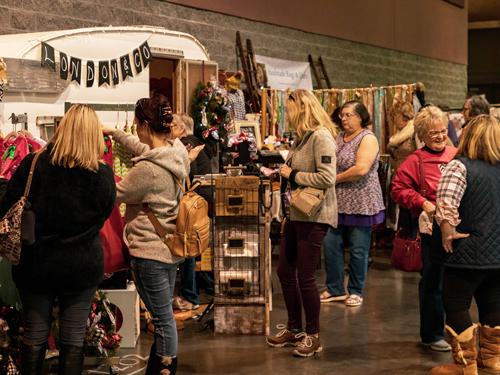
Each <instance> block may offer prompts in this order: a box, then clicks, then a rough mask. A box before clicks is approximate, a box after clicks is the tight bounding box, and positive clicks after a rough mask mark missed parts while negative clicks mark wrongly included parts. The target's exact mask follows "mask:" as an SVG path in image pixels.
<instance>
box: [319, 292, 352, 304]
mask: <svg viewBox="0 0 500 375" xmlns="http://www.w3.org/2000/svg"><path fill="white" fill-rule="evenodd" d="M346 299H347V294H343V295H340V296H334V295H333V294H330V293H329V292H328V290H325V291H324V292H323V293H321V294H320V295H319V300H320V302H321V303H327V302H338V301H345V300H346Z"/></svg>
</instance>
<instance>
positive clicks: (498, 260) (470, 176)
mask: <svg viewBox="0 0 500 375" xmlns="http://www.w3.org/2000/svg"><path fill="white" fill-rule="evenodd" d="M499 140H500V123H499V122H498V120H497V119H495V118H494V117H493V116H489V115H479V116H476V117H475V118H473V119H472V120H471V121H470V122H469V124H468V125H467V127H466V128H465V129H464V132H463V135H462V138H461V141H460V144H459V147H458V153H457V157H456V158H455V159H454V160H452V161H451V162H450V163H449V164H448V165H447V166H446V168H445V170H444V171H443V174H442V176H441V179H440V181H439V186H438V190H437V198H436V216H435V218H436V223H437V224H435V225H434V233H433V240H434V241H435V243H436V251H434V258H435V259H436V261H439V262H440V263H441V264H443V265H444V276H443V302H444V309H445V312H446V329H447V331H448V332H449V333H450V335H451V337H452V344H451V346H452V351H453V359H454V361H455V363H453V364H448V365H443V366H439V367H436V368H434V369H433V370H432V371H431V374H433V375H447V374H477V371H478V367H479V368H481V369H483V370H484V371H485V372H488V373H491V374H500V241H499V238H500V142H499ZM440 245H442V247H441V246H440ZM440 249H441V250H440ZM472 298H474V299H475V301H476V305H477V309H478V312H479V324H475V323H473V322H472V320H471V316H470V313H469V309H470V306H471V301H472ZM478 326H479V328H478ZM478 331H479V332H478ZM477 336H479V352H478V351H477Z"/></svg>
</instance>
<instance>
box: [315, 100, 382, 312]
mask: <svg viewBox="0 0 500 375" xmlns="http://www.w3.org/2000/svg"><path fill="white" fill-rule="evenodd" d="M340 117H341V119H342V127H343V129H344V130H343V131H342V132H341V133H340V134H339V135H338V136H337V139H336V141H337V180H336V188H335V190H336V193H337V204H338V212H339V216H338V226H337V228H330V229H329V230H328V233H327V235H326V236H325V239H324V241H323V245H324V248H325V264H326V287H327V289H326V290H325V291H324V292H323V293H322V294H321V296H320V299H321V302H333V301H345V304H346V306H360V305H361V304H362V303H363V288H364V285H365V279H366V273H367V270H368V255H369V252H370V243H371V232H372V226H373V225H375V224H379V223H381V222H383V221H384V203H383V200H382V189H381V187H380V182H379V179H378V174H377V168H378V161H379V146H378V141H377V138H376V137H375V135H374V134H373V133H372V132H371V131H370V130H368V129H367V126H368V125H369V124H370V115H369V114H368V111H367V109H366V107H365V106H364V105H363V104H362V103H360V102H357V101H350V102H347V103H345V104H344V105H343V106H342V108H341V111H340ZM344 239H346V241H347V243H346V245H347V246H348V247H349V250H350V254H351V256H350V261H349V283H348V285H347V292H348V293H346V291H345V289H344Z"/></svg>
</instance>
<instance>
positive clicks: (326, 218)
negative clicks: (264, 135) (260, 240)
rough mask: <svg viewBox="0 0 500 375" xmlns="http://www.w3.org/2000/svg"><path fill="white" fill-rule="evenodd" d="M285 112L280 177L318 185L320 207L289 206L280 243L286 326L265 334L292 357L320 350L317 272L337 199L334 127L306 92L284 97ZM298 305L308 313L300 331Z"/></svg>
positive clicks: (300, 184)
mask: <svg viewBox="0 0 500 375" xmlns="http://www.w3.org/2000/svg"><path fill="white" fill-rule="evenodd" d="M286 113H287V117H288V121H289V123H290V125H291V126H292V127H293V128H295V129H296V131H297V139H296V140H295V143H294V145H293V147H292V150H291V151H290V153H289V155H288V158H287V161H286V164H285V165H283V166H282V167H281V171H280V172H281V176H282V177H283V178H284V179H288V183H289V187H290V188H291V190H292V191H293V190H295V189H297V188H299V187H304V186H309V187H313V188H317V189H322V190H324V192H325V195H324V200H323V202H322V205H321V207H320V208H319V210H318V211H317V212H316V213H315V214H313V215H311V216H306V215H304V214H302V213H301V212H300V211H298V210H296V209H295V208H294V207H290V214H289V217H288V218H287V219H286V223H285V225H284V229H283V236H282V240H281V244H280V257H279V265H278V276H279V279H280V282H281V288H282V290H283V295H284V298H285V303H286V307H287V310H288V324H287V325H286V326H285V325H278V329H280V331H279V332H278V333H277V334H276V335H275V336H269V337H267V343H268V345H269V346H272V347H284V346H289V345H295V346H296V349H295V350H294V351H293V354H294V355H295V356H300V357H310V356H312V355H314V354H315V353H319V352H321V351H322V350H323V348H322V346H321V343H320V341H319V312H320V300H319V292H318V287H317V285H316V278H315V271H316V266H317V265H318V263H319V261H320V259H321V245H322V242H323V237H324V236H325V234H326V232H327V230H328V228H329V227H336V226H337V201H336V198H335V173H336V158H335V149H336V145H335V135H336V129H335V125H334V124H333V123H332V121H331V119H330V117H329V116H328V114H327V113H326V112H325V111H324V110H323V108H322V107H321V104H320V103H319V101H318V99H316V97H315V96H314V95H313V94H312V93H310V92H308V91H306V90H295V91H294V92H293V93H292V94H290V96H289V97H288V101H287V105H286ZM302 309H304V311H305V315H306V317H305V318H306V319H305V320H306V327H305V332H303V331H302V328H303V327H302Z"/></svg>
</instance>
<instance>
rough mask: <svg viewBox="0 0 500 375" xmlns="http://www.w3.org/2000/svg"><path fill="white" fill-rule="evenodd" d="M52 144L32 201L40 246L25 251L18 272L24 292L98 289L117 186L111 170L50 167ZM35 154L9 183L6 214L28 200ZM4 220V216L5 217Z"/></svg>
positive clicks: (44, 157) (42, 158)
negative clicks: (104, 228) (103, 243)
mask: <svg viewBox="0 0 500 375" xmlns="http://www.w3.org/2000/svg"><path fill="white" fill-rule="evenodd" d="M51 149H52V147H51V145H49V146H48V149H47V150H46V151H44V152H43V153H42V154H41V155H40V157H39V158H38V162H37V164H36V168H35V173H34V175H33V182H32V186H31V191H30V194H29V197H28V200H29V202H30V203H31V205H32V207H33V210H34V212H35V215H36V226H35V234H36V242H35V244H34V245H33V246H23V248H22V252H21V261H20V263H19V265H18V266H14V267H13V276H14V281H15V282H16V284H17V286H18V288H20V289H28V290H32V291H47V290H57V289H59V290H65V291H71V290H82V289H86V288H90V287H92V286H96V285H97V284H98V283H99V282H100V281H101V280H102V277H103V272H104V264H103V254H102V246H101V241H100V238H99V230H100V228H101V227H102V225H103V224H104V221H105V220H106V219H107V218H108V216H109V215H110V213H111V210H112V209H113V204H114V201H115V197H116V187H115V181H114V176H113V171H112V170H111V168H110V167H109V166H107V165H105V164H102V165H101V166H100V168H99V171H98V172H91V171H88V170H84V169H81V168H63V167H57V166H54V165H52V164H51V163H50V155H49V152H50V150H51ZM33 156H34V154H31V155H28V156H27V157H26V158H25V159H24V160H23V161H22V162H21V165H20V166H19V168H18V169H17V171H16V173H15V174H14V176H13V177H12V179H11V180H10V181H9V185H8V187H7V193H6V195H5V197H4V200H3V201H2V202H1V205H0V215H1V216H3V215H4V214H5V212H6V211H7V210H8V209H9V208H10V207H11V206H12V205H13V204H14V203H15V202H16V201H17V200H18V199H19V198H20V197H21V196H22V194H23V192H24V187H25V185H26V181H27V179H28V174H29V169H30V166H31V161H32V160H33ZM1 216H0V217H1Z"/></svg>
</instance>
